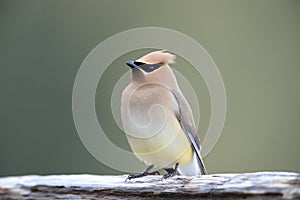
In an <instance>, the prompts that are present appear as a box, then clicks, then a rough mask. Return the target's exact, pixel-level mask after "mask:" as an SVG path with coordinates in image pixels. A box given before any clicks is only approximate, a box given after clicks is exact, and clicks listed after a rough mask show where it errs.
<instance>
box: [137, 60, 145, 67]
mask: <svg viewBox="0 0 300 200" xmlns="http://www.w3.org/2000/svg"><path fill="white" fill-rule="evenodd" d="M134 64H135V65H137V66H141V65H144V64H145V63H143V62H137V61H135V62H134Z"/></svg>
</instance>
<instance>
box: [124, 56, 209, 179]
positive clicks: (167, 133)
mask: <svg viewBox="0 0 300 200" xmlns="http://www.w3.org/2000/svg"><path fill="white" fill-rule="evenodd" d="M175 59H176V56H175V55H174V54H172V53H169V52H166V50H159V51H153V52H150V53H148V54H146V55H144V56H142V57H141V58H139V59H137V60H129V61H127V62H126V64H127V65H128V66H129V67H130V68H131V82H130V83H129V85H128V86H127V87H126V88H125V89H124V90H123V92H122V97H121V121H122V126H123V130H124V132H125V134H126V137H127V140H128V143H129V145H130V147H131V150H132V152H133V153H134V155H135V156H136V157H137V158H138V159H139V160H140V161H142V162H144V163H145V164H146V165H148V167H147V169H145V170H144V171H143V172H140V173H135V174H129V175H128V177H127V179H126V181H127V180H130V179H135V178H139V177H143V176H147V175H157V174H160V173H159V172H158V171H153V172H151V170H152V169H153V168H156V169H164V170H165V171H166V174H164V175H163V179H166V178H169V177H172V176H175V175H177V174H180V175H185V176H199V175H206V174H207V171H206V168H205V165H204V163H203V160H202V157H201V154H200V139H199V136H198V133H197V128H196V125H195V121H194V118H193V113H192V110H191V107H190V105H189V103H188V101H187V100H186V98H185V97H184V95H183V93H182V91H181V90H180V88H179V85H178V83H177V80H176V77H175V75H174V72H173V70H172V69H171V67H170V66H169V64H174V63H175Z"/></svg>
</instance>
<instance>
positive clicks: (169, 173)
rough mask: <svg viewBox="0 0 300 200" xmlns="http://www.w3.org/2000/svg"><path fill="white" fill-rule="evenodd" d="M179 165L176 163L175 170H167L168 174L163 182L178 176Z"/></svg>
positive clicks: (164, 176)
mask: <svg viewBox="0 0 300 200" xmlns="http://www.w3.org/2000/svg"><path fill="white" fill-rule="evenodd" d="M177 168H178V163H176V165H175V167H174V168H165V170H166V171H167V174H165V175H163V177H162V180H164V179H167V178H171V177H173V176H175V175H176V174H177Z"/></svg>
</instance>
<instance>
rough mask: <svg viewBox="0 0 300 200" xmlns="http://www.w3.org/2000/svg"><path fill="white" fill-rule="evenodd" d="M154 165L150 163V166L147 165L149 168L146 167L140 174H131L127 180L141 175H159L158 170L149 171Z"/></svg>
mask: <svg viewBox="0 0 300 200" xmlns="http://www.w3.org/2000/svg"><path fill="white" fill-rule="evenodd" d="M153 167H154V165H150V166H149V167H147V169H145V171H143V172H142V173H139V174H129V175H128V177H127V178H126V180H125V182H126V181H127V180H130V179H135V178H139V177H143V176H148V175H159V172H158V171H154V172H149V171H150V170H151V169H152V168H153Z"/></svg>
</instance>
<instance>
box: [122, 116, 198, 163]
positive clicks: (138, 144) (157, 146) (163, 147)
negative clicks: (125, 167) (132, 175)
mask: <svg viewBox="0 0 300 200" xmlns="http://www.w3.org/2000/svg"><path fill="white" fill-rule="evenodd" d="M131 129H132V130H131V131H132V132H137V131H143V130H141V129H140V128H139V127H134V126H131ZM143 133H144V135H147V134H149V135H151V137H146V138H138V137H132V136H130V135H127V138H128V142H129V144H130V146H131V149H132V151H133V153H134V154H135V155H136V156H137V157H138V158H139V159H140V160H142V161H143V162H145V163H146V164H149V165H151V164H153V165H155V166H157V167H160V168H166V167H173V166H174V165H175V163H179V164H180V165H181V166H185V165H187V164H189V163H190V162H192V159H193V150H192V148H191V145H190V142H189V141H188V138H187V136H186V134H185V133H184V132H183V130H182V129H181V126H180V124H179V122H178V120H177V118H176V117H175V115H169V117H168V121H166V123H165V124H164V127H163V128H161V129H160V131H159V132H158V133H157V134H154V135H153V134H152V133H151V130H149V129H148V130H144V132H143ZM143 133H137V134H139V135H142V134H143Z"/></svg>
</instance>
